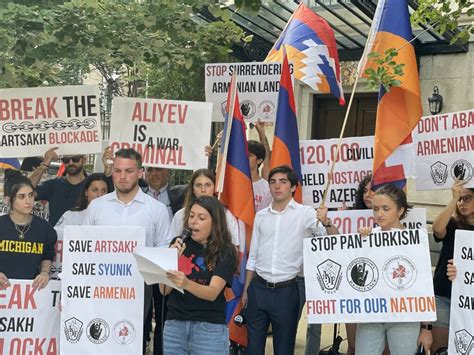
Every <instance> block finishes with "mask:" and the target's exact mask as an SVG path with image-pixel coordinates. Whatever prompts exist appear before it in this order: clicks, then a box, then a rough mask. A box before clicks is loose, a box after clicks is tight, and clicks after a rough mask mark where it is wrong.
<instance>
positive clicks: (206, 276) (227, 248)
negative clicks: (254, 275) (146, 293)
mask: <svg viewBox="0 0 474 355" xmlns="http://www.w3.org/2000/svg"><path fill="white" fill-rule="evenodd" d="M185 221H186V222H185V227H186V228H188V229H190V230H192V235H191V237H190V238H187V239H186V240H184V241H182V240H181V239H180V238H175V239H174V240H173V241H172V243H171V247H172V248H177V249H178V255H179V261H178V269H179V270H176V271H169V272H168V273H167V277H168V278H169V279H170V280H171V281H172V282H173V283H174V284H175V285H176V286H178V287H179V288H182V289H183V290H184V294H182V293H180V292H179V291H176V290H174V289H173V290H171V289H170V288H169V287H166V286H164V285H160V290H161V292H162V293H164V294H169V299H168V313H167V317H166V322H165V327H164V334H163V343H164V353H165V354H169V355H177V354H193V355H199V354H206V355H211V354H216V355H217V354H219V355H222V354H228V353H229V332H228V329H227V326H226V323H225V306H226V300H225V297H224V288H225V287H226V286H229V287H230V286H231V283H232V277H233V274H234V273H235V271H236V270H237V262H238V260H237V253H236V250H235V247H234V245H233V244H232V241H231V237H230V234H229V231H228V229H227V224H226V217H225V212H224V208H223V207H222V205H221V204H220V202H219V201H218V200H217V199H216V198H215V197H211V196H201V197H198V198H196V199H195V200H193V201H192V203H191V207H190V209H189V212H188V214H187V216H186V219H185Z"/></svg>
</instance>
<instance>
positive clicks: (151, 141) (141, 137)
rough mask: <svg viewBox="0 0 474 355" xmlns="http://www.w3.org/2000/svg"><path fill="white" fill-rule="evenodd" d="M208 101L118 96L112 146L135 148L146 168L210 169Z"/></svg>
mask: <svg viewBox="0 0 474 355" xmlns="http://www.w3.org/2000/svg"><path fill="white" fill-rule="evenodd" d="M211 112H212V105H211V104H209V103H206V102H193V101H171V100H155V99H137V98H126V97H117V98H115V99H114V102H113V105H112V120H111V127H110V139H109V142H110V146H111V147H112V151H113V152H116V151H117V150H119V149H120V148H133V149H135V150H136V151H138V152H139V153H140V154H141V155H142V160H143V165H145V166H153V167H164V168H170V169H186V170H197V169H200V168H203V167H207V160H208V158H207V157H206V155H205V153H204V147H205V146H206V145H208V144H209V137H210V134H211Z"/></svg>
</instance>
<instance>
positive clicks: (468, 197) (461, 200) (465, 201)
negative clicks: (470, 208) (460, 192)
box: [458, 195, 472, 203]
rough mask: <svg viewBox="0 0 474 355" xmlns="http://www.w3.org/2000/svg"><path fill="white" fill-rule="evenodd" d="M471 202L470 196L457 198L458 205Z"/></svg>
mask: <svg viewBox="0 0 474 355" xmlns="http://www.w3.org/2000/svg"><path fill="white" fill-rule="evenodd" d="M471 201H472V195H464V196H461V197H459V198H458V203H461V202H464V203H469V202H471Z"/></svg>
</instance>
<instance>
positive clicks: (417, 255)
mask: <svg viewBox="0 0 474 355" xmlns="http://www.w3.org/2000/svg"><path fill="white" fill-rule="evenodd" d="M304 274H305V286H306V305H307V312H308V322H309V323H345V322H348V323H369V322H415V321H432V320H435V319H436V306H435V299H434V293H433V282H432V276H431V263H430V252H429V245H428V235H427V233H426V231H425V230H422V229H405V230H393V231H387V232H377V233H371V234H370V235H369V236H367V237H362V236H361V235H360V234H344V235H332V236H321V237H314V238H307V239H305V240H304Z"/></svg>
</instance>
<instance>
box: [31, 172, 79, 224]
mask: <svg viewBox="0 0 474 355" xmlns="http://www.w3.org/2000/svg"><path fill="white" fill-rule="evenodd" d="M84 183H85V179H84V180H82V181H81V182H80V183H79V184H77V185H72V184H70V183H69V181H68V180H67V179H66V178H65V177H59V178H56V179H51V180H47V181H45V182H43V183H42V184H41V185H38V186H37V187H36V193H37V199H38V200H46V201H49V223H51V225H52V226H54V225H56V223H57V222H58V220H59V218H60V217H61V216H62V215H63V214H64V212H66V211H69V210H70V209H71V208H73V207H74V204H75V203H76V201H77V199H78V197H79V194H80V192H81V190H82V187H83V186H84Z"/></svg>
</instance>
